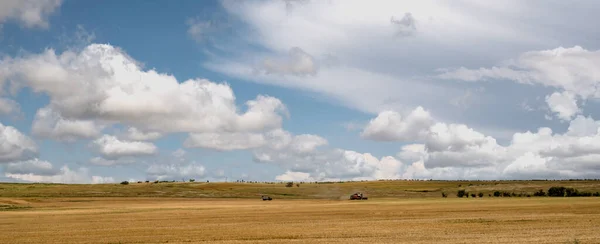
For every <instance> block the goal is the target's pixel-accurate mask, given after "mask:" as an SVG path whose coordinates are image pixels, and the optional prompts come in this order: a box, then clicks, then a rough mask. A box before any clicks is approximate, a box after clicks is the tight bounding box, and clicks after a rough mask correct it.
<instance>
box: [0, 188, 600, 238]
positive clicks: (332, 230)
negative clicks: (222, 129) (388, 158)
mask: <svg viewBox="0 0 600 244" xmlns="http://www.w3.org/2000/svg"><path fill="white" fill-rule="evenodd" d="M0 205H3V206H12V207H11V208H6V209H1V208H0V232H1V233H2V235H0V243H347V242H352V243H577V242H576V241H578V243H600V231H598V226H600V198H598V197H577V198H547V197H544V198H477V199H459V198H441V197H439V198H421V199H419V198H406V199H397V198H396V199H389V198H388V199H381V198H380V199H369V200H367V201H349V200H327V199H311V200H307V199H274V200H273V201H262V200H261V199H260V198H256V199H209V198H142V197H139V198H132V197H121V198H109V197H103V198H50V197H47V198H1V199H0Z"/></svg>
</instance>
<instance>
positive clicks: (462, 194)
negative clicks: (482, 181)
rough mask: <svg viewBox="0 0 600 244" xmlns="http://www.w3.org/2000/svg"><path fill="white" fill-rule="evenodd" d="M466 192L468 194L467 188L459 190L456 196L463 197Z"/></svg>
mask: <svg viewBox="0 0 600 244" xmlns="http://www.w3.org/2000/svg"><path fill="white" fill-rule="evenodd" d="M465 194H466V192H465V190H458V192H457V193H456V196H457V197H463V196H465Z"/></svg>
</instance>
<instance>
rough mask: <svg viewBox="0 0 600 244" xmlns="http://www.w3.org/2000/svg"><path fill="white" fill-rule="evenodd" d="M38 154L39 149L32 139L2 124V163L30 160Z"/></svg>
mask: <svg viewBox="0 0 600 244" xmlns="http://www.w3.org/2000/svg"><path fill="white" fill-rule="evenodd" d="M37 154H38V147H37V145H36V144H35V142H34V141H33V140H31V138H29V137H27V136H26V135H23V134H22V133H21V132H20V131H18V130H17V129H16V128H14V127H12V126H5V125H3V124H1V123H0V163H6V162H13V161H21V160H28V159H32V158H34V157H35V156H37Z"/></svg>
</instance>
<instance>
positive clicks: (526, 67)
mask: <svg viewBox="0 0 600 244" xmlns="http://www.w3.org/2000/svg"><path fill="white" fill-rule="evenodd" d="M441 71H443V73H442V74H440V75H439V76H438V77H440V78H443V79H455V80H463V81H481V80H487V79H495V80H512V81H515V82H517V83H521V84H529V85H541V86H546V87H552V88H556V89H557V90H561V92H554V93H552V94H551V95H548V96H547V97H546V102H547V103H548V106H549V107H550V110H551V111H552V112H554V113H556V114H557V116H558V117H559V118H560V119H562V120H570V119H571V118H572V117H573V116H574V115H576V114H577V113H579V112H581V111H580V109H579V108H578V106H577V98H578V97H580V98H581V99H583V100H586V99H589V98H600V90H598V88H597V87H598V85H599V84H600V51H598V50H593V51H592V50H587V49H584V48H582V47H580V46H573V47H568V48H564V47H558V48H555V49H551V50H541V51H528V52H524V53H522V54H520V55H519V56H518V57H517V58H516V59H511V60H506V61H504V62H503V63H502V64H500V65H499V66H494V67H491V68H477V69H469V68H465V67H460V68H457V69H442V70H441Z"/></svg>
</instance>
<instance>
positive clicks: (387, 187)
mask: <svg viewBox="0 0 600 244" xmlns="http://www.w3.org/2000/svg"><path fill="white" fill-rule="evenodd" d="M552 186H565V187H573V188H576V189H578V190H580V191H589V192H600V181H365V182H344V183H320V184H315V183H310V184H309V183H303V184H299V186H296V185H295V184H294V186H293V187H286V186H285V184H282V183H279V184H265V183H223V182H220V183H206V182H204V183H184V182H176V183H157V184H155V183H130V184H129V185H120V184H97V185H87V184H82V185H71V184H68V185H66V184H9V183H0V197H180V198H187V197H192V198H257V197H260V196H261V195H270V196H272V197H273V198H276V199H340V198H341V199H344V198H347V197H348V196H349V195H350V194H352V193H354V192H356V191H361V192H364V193H365V194H366V195H368V196H369V197H374V198H380V197H385V198H423V197H441V193H442V192H446V193H448V197H450V198H452V197H456V192H457V191H458V190H459V189H465V190H466V191H467V192H469V193H479V192H482V193H484V195H485V196H488V194H492V193H493V192H494V191H497V190H498V191H508V192H514V193H515V194H519V193H522V194H533V193H534V192H535V191H538V190H540V189H542V190H544V191H547V190H548V188H550V187H552Z"/></svg>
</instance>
